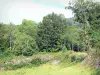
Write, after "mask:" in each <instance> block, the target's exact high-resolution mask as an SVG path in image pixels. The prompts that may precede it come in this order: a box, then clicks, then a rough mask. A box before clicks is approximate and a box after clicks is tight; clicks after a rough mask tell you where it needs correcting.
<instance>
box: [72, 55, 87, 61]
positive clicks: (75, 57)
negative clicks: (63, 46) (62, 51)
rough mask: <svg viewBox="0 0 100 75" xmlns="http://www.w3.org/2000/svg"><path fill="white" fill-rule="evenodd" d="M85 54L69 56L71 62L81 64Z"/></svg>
mask: <svg viewBox="0 0 100 75" xmlns="http://www.w3.org/2000/svg"><path fill="white" fill-rule="evenodd" d="M86 56H87V54H85V53H73V54H71V55H70V59H71V62H81V61H83V60H84V59H85V58H86Z"/></svg>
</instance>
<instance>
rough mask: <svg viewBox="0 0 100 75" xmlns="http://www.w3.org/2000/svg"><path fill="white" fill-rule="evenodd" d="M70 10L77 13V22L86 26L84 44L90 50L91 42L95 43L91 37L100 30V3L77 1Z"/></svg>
mask: <svg viewBox="0 0 100 75" xmlns="http://www.w3.org/2000/svg"><path fill="white" fill-rule="evenodd" d="M68 8H69V9H71V10H72V11H73V12H74V13H75V14H74V15H75V20H76V21H78V22H79V23H83V24H84V43H85V44H86V45H87V47H88V49H89V50H90V49H91V41H94V40H93V38H94V36H93V37H92V38H91V35H92V34H93V32H94V31H96V30H98V28H100V2H93V1H90V0H77V1H75V2H73V3H71V4H70V6H69V7H68ZM99 36H100V35H99ZM98 41H99V40H98Z"/></svg>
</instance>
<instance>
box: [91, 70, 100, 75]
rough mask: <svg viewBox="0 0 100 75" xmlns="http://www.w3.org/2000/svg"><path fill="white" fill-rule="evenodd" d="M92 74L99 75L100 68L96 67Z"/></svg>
mask: <svg viewBox="0 0 100 75" xmlns="http://www.w3.org/2000/svg"><path fill="white" fill-rule="evenodd" d="M92 75H100V69H97V70H96V71H95V72H94V73H93V74H92Z"/></svg>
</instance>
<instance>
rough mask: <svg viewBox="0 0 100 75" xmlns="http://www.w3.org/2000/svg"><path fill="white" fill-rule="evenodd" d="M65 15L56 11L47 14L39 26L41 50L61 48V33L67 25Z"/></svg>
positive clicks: (38, 40) (38, 37)
mask: <svg viewBox="0 0 100 75" xmlns="http://www.w3.org/2000/svg"><path fill="white" fill-rule="evenodd" d="M66 24H67V23H66V19H65V17H64V16H63V15H62V14H60V15H57V14H55V13H52V14H49V15H47V16H45V17H44V18H43V20H42V22H41V23H40V25H39V27H38V33H37V44H38V47H39V49H40V51H43V50H45V51H58V50H59V49H61V34H62V33H63V31H64V28H65V27H66V26H67V25H66Z"/></svg>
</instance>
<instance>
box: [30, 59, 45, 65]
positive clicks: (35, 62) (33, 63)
mask: <svg viewBox="0 0 100 75" xmlns="http://www.w3.org/2000/svg"><path fill="white" fill-rule="evenodd" d="M45 62H46V61H42V60H41V59H40V58H35V59H33V60H32V61H31V62H30V63H31V64H32V65H34V66H40V65H41V64H43V63H45Z"/></svg>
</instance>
